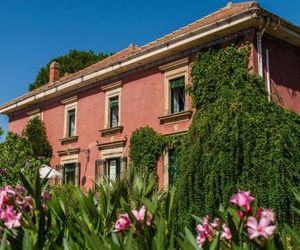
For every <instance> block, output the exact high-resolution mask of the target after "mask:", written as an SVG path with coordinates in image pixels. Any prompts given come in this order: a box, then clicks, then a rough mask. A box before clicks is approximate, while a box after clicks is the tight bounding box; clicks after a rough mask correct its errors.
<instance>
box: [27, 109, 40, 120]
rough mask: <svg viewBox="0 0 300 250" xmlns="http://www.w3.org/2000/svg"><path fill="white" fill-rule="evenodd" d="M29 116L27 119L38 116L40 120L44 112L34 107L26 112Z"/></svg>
mask: <svg viewBox="0 0 300 250" xmlns="http://www.w3.org/2000/svg"><path fill="white" fill-rule="evenodd" d="M26 114H27V115H28V116H29V120H31V119H33V118H34V117H39V118H40V119H41V121H43V120H44V112H43V111H41V110H40V109H34V110H31V111H29V112H27V113H26Z"/></svg>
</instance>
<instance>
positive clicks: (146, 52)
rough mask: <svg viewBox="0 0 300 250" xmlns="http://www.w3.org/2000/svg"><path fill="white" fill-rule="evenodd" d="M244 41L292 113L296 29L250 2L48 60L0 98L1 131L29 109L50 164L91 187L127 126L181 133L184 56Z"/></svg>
mask: <svg viewBox="0 0 300 250" xmlns="http://www.w3.org/2000/svg"><path fill="white" fill-rule="evenodd" d="M236 40H239V41H247V42H249V44H250V46H251V49H252V50H251V55H250V63H249V67H250V70H251V71H253V72H256V73H257V74H259V75H261V76H262V77H263V78H264V80H265V87H266V90H267V92H268V97H269V99H270V101H274V102H277V103H278V104H280V105H282V106H284V107H285V108H287V109H289V110H292V111H294V112H296V113H300V49H299V47H300V28H299V27H297V26H295V25H293V24H291V23H289V22H287V21H286V20H284V19H282V18H280V17H278V16H276V15H274V14H272V13H270V12H268V11H266V10H264V9H262V8H261V7H260V6H259V5H258V4H257V3H255V2H244V3H238V4H232V3H228V4H227V6H225V7H224V8H222V9H220V10H218V11H216V12H214V13H212V14H210V15H208V16H206V17H204V18H202V19H199V20H197V21H196V22H194V23H191V24H189V25H188V26H185V27H183V28H181V29H179V30H177V31H175V32H173V33H171V34H168V35H166V36H164V37H162V38H159V39H157V40H155V41H152V42H150V43H148V44H146V45H144V46H141V47H138V46H136V45H130V46H129V47H128V48H126V49H124V50H122V51H120V52H118V53H116V54H114V55H113V56H111V57H109V58H107V59H105V60H103V61H101V62H99V63H96V64H94V65H92V66H90V67H88V68H85V69H83V70H81V71H79V72H76V73H74V74H71V75H66V76H62V77H61V76H60V69H59V64H58V63H56V62H53V63H52V64H51V68H50V81H49V83H47V84H46V85H45V86H42V87H40V88H38V89H36V90H34V91H32V92H29V93H26V94H25V95H23V96H20V97H18V98H16V99H14V100H12V101H10V102H8V103H5V104H3V105H1V106H0V113H1V114H6V115H7V116H8V117H9V130H10V131H13V132H16V133H21V132H22V130H23V128H24V126H25V125H26V124H27V122H28V120H29V119H30V118H31V117H33V116H35V115H38V116H39V117H40V118H41V119H42V120H43V121H44V123H45V126H46V128H47V134H48V138H49V141H50V143H51V144H52V147H53V157H52V160H51V165H52V166H53V167H60V169H62V171H63V172H64V178H63V182H73V183H75V184H77V185H80V186H81V187H83V188H90V187H92V185H93V180H94V179H95V178H97V177H100V176H110V177H112V178H115V177H116V176H117V175H120V174H122V172H124V171H126V168H127V166H128V162H129V159H128V152H129V141H130V136H131V134H132V132H133V131H134V130H135V129H137V128H139V127H144V126H147V125H148V126H150V127H152V128H154V129H155V130H156V131H157V132H159V133H161V134H164V135H172V134H180V133H185V132H186V131H187V130H188V127H189V125H190V123H191V119H192V117H193V104H192V101H191V98H190V97H189V96H188V95H187V94H186V92H185V86H186V85H188V84H191V62H192V61H193V58H194V57H195V55H196V54H197V52H198V51H199V50H200V49H202V48H204V47H211V46H214V45H218V44H220V45H221V46H226V45H227V44H229V43H231V42H233V41H236ZM172 162H173V161H172V151H168V150H166V152H165V153H164V155H163V157H161V160H160V161H159V163H158V166H157V172H158V176H159V185H160V187H164V186H167V185H168V183H169V181H171V180H170V178H171V176H169V170H170V169H172V167H173V166H172Z"/></svg>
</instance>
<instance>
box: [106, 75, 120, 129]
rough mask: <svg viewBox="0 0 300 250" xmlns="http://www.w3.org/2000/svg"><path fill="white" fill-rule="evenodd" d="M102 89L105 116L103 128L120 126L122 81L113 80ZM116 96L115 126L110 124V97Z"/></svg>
mask: <svg viewBox="0 0 300 250" xmlns="http://www.w3.org/2000/svg"><path fill="white" fill-rule="evenodd" d="M102 90H103V91H104V92H105V117H104V129H110V128H116V127H120V126H121V110H122V98H121V97H122V95H121V90H122V82H121V81H119V82H115V83H112V84H109V85H107V86H103V87H102ZM116 97H118V125H117V126H116V127H111V126H110V99H112V98H116Z"/></svg>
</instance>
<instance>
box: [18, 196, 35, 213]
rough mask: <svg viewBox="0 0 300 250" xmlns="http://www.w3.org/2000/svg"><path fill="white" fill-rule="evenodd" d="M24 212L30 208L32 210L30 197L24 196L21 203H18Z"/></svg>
mask: <svg viewBox="0 0 300 250" xmlns="http://www.w3.org/2000/svg"><path fill="white" fill-rule="evenodd" d="M20 204H21V206H22V208H23V209H24V210H27V211H29V210H30V208H33V199H32V197H31V196H25V197H24V199H23V201H21V202H20Z"/></svg>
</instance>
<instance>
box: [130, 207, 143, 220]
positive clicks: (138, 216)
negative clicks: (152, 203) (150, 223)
mask: <svg viewBox="0 0 300 250" xmlns="http://www.w3.org/2000/svg"><path fill="white" fill-rule="evenodd" d="M132 214H133V215H134V217H135V218H136V220H137V221H139V222H140V223H143V222H144V219H145V214H146V208H145V206H142V207H141V209H140V210H139V211H138V210H132Z"/></svg>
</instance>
